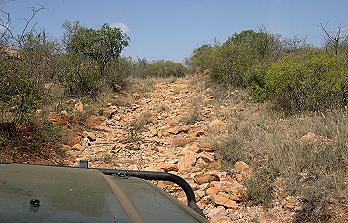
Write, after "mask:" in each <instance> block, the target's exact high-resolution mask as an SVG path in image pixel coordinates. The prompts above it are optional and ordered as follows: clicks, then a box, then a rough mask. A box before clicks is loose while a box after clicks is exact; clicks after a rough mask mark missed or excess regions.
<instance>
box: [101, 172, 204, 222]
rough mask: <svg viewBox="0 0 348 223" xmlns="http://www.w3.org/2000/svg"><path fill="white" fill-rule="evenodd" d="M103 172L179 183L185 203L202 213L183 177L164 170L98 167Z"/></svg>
mask: <svg viewBox="0 0 348 223" xmlns="http://www.w3.org/2000/svg"><path fill="white" fill-rule="evenodd" d="M98 170H100V171H101V172H102V173H103V174H106V175H113V174H115V175H119V176H132V177H137V178H141V179H144V180H162V181H170V182H173V183H176V184H177V185H179V186H180V187H181V188H182V189H183V190H184V192H185V194H186V197H187V205H188V206H189V207H190V208H192V209H193V210H194V211H195V212H197V213H198V214H200V215H202V216H203V217H205V216H204V214H203V211H202V210H201V209H200V208H199V207H198V205H197V202H196V197H195V194H194V192H193V190H192V188H191V186H190V184H188V183H187V182H186V181H185V180H184V179H183V178H181V177H179V176H177V175H175V174H171V173H166V172H152V171H135V170H113V169H98Z"/></svg>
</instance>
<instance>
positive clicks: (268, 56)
mask: <svg viewBox="0 0 348 223" xmlns="http://www.w3.org/2000/svg"><path fill="white" fill-rule="evenodd" d="M226 44H233V45H238V46H242V47H245V48H247V49H249V50H250V53H251V55H252V57H253V59H254V60H255V61H257V62H263V61H267V60H272V59H274V58H275V57H277V56H278V55H279V54H280V52H281V40H280V36H279V35H276V34H271V33H268V32H266V30H264V29H260V30H259V31H254V30H244V31H242V32H240V33H235V34H233V35H232V36H231V37H229V38H228V40H227V41H226Z"/></svg>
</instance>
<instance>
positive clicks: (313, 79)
mask: <svg viewBox="0 0 348 223" xmlns="http://www.w3.org/2000/svg"><path fill="white" fill-rule="evenodd" d="M265 82H266V88H267V91H268V98H269V99H270V100H271V101H273V102H274V103H276V104H278V105H280V106H281V107H282V108H284V109H286V110H288V111H294V110H320V109H322V108H329V107H333V106H344V105H346V104H347V100H348V66H347V64H346V62H345V60H344V59H343V58H341V57H340V56H334V55H331V54H327V53H322V52H320V51H309V52H306V53H305V54H301V55H296V56H289V57H286V58H284V59H282V60H280V61H279V62H276V63H274V64H272V65H271V66H270V68H269V69H268V70H267V72H266V76H265ZM260 87H262V86H261V85H260Z"/></svg>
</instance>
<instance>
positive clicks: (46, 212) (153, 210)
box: [0, 164, 207, 223]
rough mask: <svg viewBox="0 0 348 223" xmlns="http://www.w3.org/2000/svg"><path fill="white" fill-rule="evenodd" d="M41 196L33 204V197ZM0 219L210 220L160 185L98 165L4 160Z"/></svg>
mask: <svg viewBox="0 0 348 223" xmlns="http://www.w3.org/2000/svg"><path fill="white" fill-rule="evenodd" d="M33 200H34V201H36V202H38V201H39V204H37V203H36V205H32V204H33V203H31V201H33ZM0 222H1V223H4V222H16V223H20V222H35V223H46V222H47V223H56V222H64V223H70V222H94V223H96V222H100V223H104V222H119V223H128V222H149V223H156V222H166V223H171V222H173V223H174V222H175V223H181V222H182V223H189V222H190V223H191V222H207V220H206V219H204V218H203V217H202V216H200V215H199V214H197V213H196V212H194V211H193V210H192V209H190V208H188V207H186V206H185V205H183V204H181V203H179V202H178V201H177V200H176V199H175V198H174V197H172V196H171V195H169V194H167V193H166V192H164V191H163V190H161V189H160V188H158V187H156V186H154V185H152V184H151V183H148V182H146V181H145V180H142V179H138V178H135V177H119V176H107V175H104V174H102V173H101V172H100V171H98V170H93V169H80V168H69V167H53V166H39V165H24V164H0Z"/></svg>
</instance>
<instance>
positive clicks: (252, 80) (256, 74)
mask: <svg viewBox="0 0 348 223" xmlns="http://www.w3.org/2000/svg"><path fill="white" fill-rule="evenodd" d="M267 69H268V66H267V65H264V64H257V65H254V66H252V67H251V68H250V69H249V70H248V72H247V73H246V76H245V84H246V86H247V89H248V90H249V92H250V94H251V96H252V98H253V99H254V100H255V101H256V102H263V101H265V100H266V98H267V90H266V82H265V73H266V71H267Z"/></svg>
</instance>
